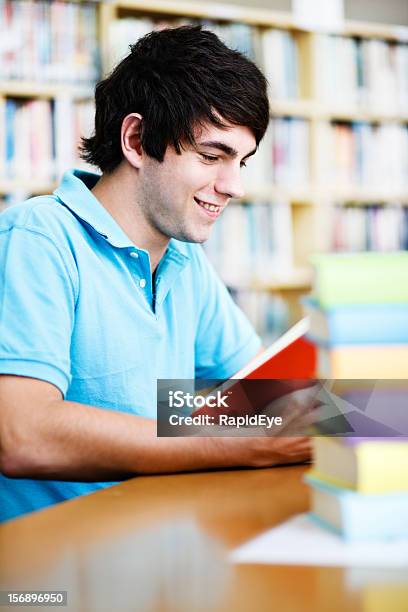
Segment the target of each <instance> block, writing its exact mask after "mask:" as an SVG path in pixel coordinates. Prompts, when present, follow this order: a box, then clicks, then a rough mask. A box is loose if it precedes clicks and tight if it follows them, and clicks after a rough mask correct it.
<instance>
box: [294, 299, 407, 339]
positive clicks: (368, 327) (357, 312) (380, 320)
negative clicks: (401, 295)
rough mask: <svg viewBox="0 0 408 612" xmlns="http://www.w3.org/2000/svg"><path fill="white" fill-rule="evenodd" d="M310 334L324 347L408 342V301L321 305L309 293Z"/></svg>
mask: <svg viewBox="0 0 408 612" xmlns="http://www.w3.org/2000/svg"><path fill="white" fill-rule="evenodd" d="M302 304H303V311H304V315H305V316H308V317H309V321H310V328H309V332H308V334H307V337H308V338H309V339H310V340H311V341H312V342H315V343H316V344H319V345H321V346H324V347H327V348H329V347H332V346H339V345H345V344H408V303H406V304H343V305H341V306H331V307H329V308H325V309H323V308H320V305H319V304H318V303H317V302H316V301H314V300H313V299H311V298H310V297H306V298H303V299H302Z"/></svg>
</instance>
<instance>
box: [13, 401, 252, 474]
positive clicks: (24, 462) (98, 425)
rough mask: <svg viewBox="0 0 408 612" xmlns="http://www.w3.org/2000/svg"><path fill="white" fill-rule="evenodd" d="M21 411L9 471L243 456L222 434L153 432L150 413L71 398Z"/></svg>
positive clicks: (83, 469) (239, 460)
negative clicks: (166, 434)
mask: <svg viewBox="0 0 408 612" xmlns="http://www.w3.org/2000/svg"><path fill="white" fill-rule="evenodd" d="M20 412H21V409H20ZM33 414H35V418H33ZM20 417H22V418H23V421H20V423H21V422H24V423H25V425H24V426H19V428H18V430H16V431H14V432H10V433H11V436H12V438H13V439H12V440H9V444H8V447H9V449H10V451H9V453H8V456H7V457H6V459H5V468H4V470H5V471H6V472H7V473H8V474H9V475H10V476H14V477H24V478H26V477H31V478H49V479H61V480H79V481H81V480H82V481H86V480H91V481H92V480H113V479H121V478H125V477H127V476H129V475H131V474H136V473H143V474H146V473H166V472H179V471H189V470H197V469H208V468H214V467H229V466H232V465H239V464H241V465H245V464H246V462H247V461H246V457H245V452H244V449H242V457H240V455H241V451H240V450H239V449H238V447H237V445H236V444H235V447H236V448H234V449H230V448H229V443H228V440H226V439H220V438H157V436H156V422H155V421H153V420H151V419H146V418H143V417H139V416H133V415H129V414H124V413H119V412H114V411H110V410H105V409H101V408H96V407H92V406H85V405H82V404H78V403H75V402H67V401H62V400H58V401H51V402H49V403H48V404H47V405H46V407H44V408H43V409H39V408H38V407H36V409H35V411H31V414H29V413H28V411H27V414H25V415H22V414H20ZM9 435H10V434H9ZM231 451H233V452H231Z"/></svg>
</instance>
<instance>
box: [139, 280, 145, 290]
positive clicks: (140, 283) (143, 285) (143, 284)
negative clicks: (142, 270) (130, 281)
mask: <svg viewBox="0 0 408 612" xmlns="http://www.w3.org/2000/svg"><path fill="white" fill-rule="evenodd" d="M139 285H140V286H141V288H142V289H144V288H145V287H146V281H145V279H144V278H141V279H140V281H139Z"/></svg>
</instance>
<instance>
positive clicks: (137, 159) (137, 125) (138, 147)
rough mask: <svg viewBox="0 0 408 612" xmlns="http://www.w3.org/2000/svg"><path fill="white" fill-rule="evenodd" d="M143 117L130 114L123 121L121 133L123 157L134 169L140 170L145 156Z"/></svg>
mask: <svg viewBox="0 0 408 612" xmlns="http://www.w3.org/2000/svg"><path fill="white" fill-rule="evenodd" d="M142 120H143V118H142V115H139V113H130V114H129V115H127V116H126V117H125V118H124V120H123V121H122V129H121V133H120V138H121V146H122V153H123V156H124V157H125V158H126V159H127V161H128V162H129V164H130V165H131V166H133V167H134V168H140V166H141V164H142V158H143V155H144V152H143V149H142V143H141V138H140V136H141V128H142Z"/></svg>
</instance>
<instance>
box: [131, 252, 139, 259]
mask: <svg viewBox="0 0 408 612" xmlns="http://www.w3.org/2000/svg"><path fill="white" fill-rule="evenodd" d="M129 255H130V256H131V257H135V258H136V257H139V253H136V251H130V253H129Z"/></svg>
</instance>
